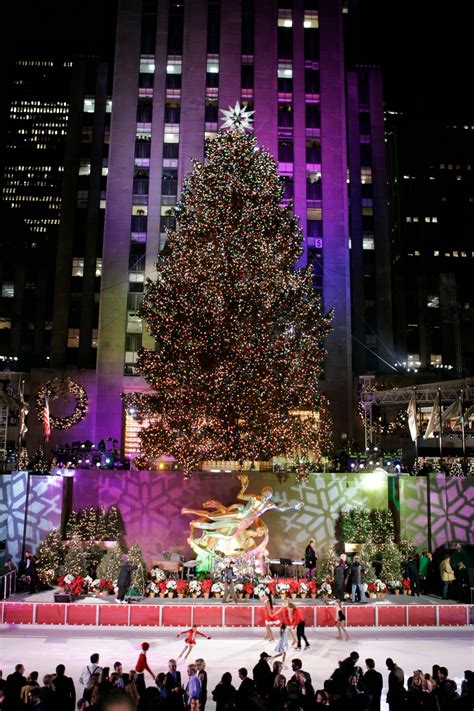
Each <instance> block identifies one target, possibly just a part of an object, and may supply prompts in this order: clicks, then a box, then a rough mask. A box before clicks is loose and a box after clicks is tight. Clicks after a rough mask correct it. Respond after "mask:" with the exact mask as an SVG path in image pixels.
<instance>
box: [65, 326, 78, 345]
mask: <svg viewBox="0 0 474 711" xmlns="http://www.w3.org/2000/svg"><path fill="white" fill-rule="evenodd" d="M67 347H68V348H79V329H78V328H68V330H67Z"/></svg>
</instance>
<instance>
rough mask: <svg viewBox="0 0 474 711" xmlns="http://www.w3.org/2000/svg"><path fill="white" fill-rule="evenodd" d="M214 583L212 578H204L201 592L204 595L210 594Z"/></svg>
mask: <svg viewBox="0 0 474 711" xmlns="http://www.w3.org/2000/svg"><path fill="white" fill-rule="evenodd" d="M212 585H213V582H212V580H211V578H204V580H201V590H202V592H203V593H210V592H211V588H212Z"/></svg>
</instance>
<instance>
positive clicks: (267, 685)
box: [253, 652, 273, 698]
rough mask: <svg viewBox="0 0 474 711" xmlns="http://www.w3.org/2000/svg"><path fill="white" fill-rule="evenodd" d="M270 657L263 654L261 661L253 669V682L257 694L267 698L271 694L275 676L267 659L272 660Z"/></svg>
mask: <svg viewBox="0 0 474 711" xmlns="http://www.w3.org/2000/svg"><path fill="white" fill-rule="evenodd" d="M270 658H271V657H270V655H269V654H267V653H266V652H262V653H261V655H260V661H259V662H257V664H256V665H255V666H254V668H253V680H254V682H255V687H256V689H257V693H258V694H260V696H263V697H264V698H266V697H267V696H268V694H269V693H270V689H271V688H272V686H273V676H272V670H271V669H270V665H269V663H268V661H267V659H270Z"/></svg>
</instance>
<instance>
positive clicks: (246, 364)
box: [123, 105, 332, 478]
mask: <svg viewBox="0 0 474 711" xmlns="http://www.w3.org/2000/svg"><path fill="white" fill-rule="evenodd" d="M249 114H250V112H244V110H243V109H241V108H240V106H239V105H236V107H234V109H229V112H227V113H225V116H226V122H225V125H228V126H229V127H230V128H231V130H229V131H226V132H222V131H221V132H219V133H218V134H217V135H216V137H215V138H213V139H212V140H210V141H208V142H207V145H206V160H205V162H204V163H201V162H199V161H194V168H193V170H192V171H191V172H190V173H189V174H188V175H187V176H186V178H185V181H184V187H183V191H182V193H181V200H180V205H179V211H178V214H177V228H176V230H175V231H170V232H169V233H168V237H169V242H168V245H167V250H166V253H165V254H161V255H160V256H159V258H158V262H157V265H156V268H157V278H156V281H154V282H151V281H148V282H147V285H146V290H145V295H144V299H143V302H142V305H141V307H140V314H141V316H142V318H143V319H144V320H145V322H146V325H147V329H148V331H149V333H150V334H151V335H152V336H153V338H154V339H155V342H156V346H155V348H154V349H146V348H143V349H141V350H140V353H139V358H138V367H139V370H140V372H141V373H142V375H143V376H144V378H145V379H146V381H147V382H148V384H149V385H150V386H151V387H152V389H153V393H152V394H150V395H147V394H143V393H136V394H133V393H132V394H126V395H124V396H123V399H124V402H125V405H126V407H127V409H128V411H129V412H132V411H133V413H134V415H133V416H134V417H136V418H137V420H138V421H139V422H141V423H143V424H144V426H143V428H142V430H141V432H140V440H141V447H140V456H139V457H138V458H137V460H136V464H137V467H138V468H149V467H150V466H153V464H154V463H155V462H156V460H157V459H158V458H159V457H160V456H163V455H171V456H173V457H174V458H175V459H176V460H177V462H178V463H179V465H180V467H181V468H182V469H183V470H184V472H185V476H189V475H190V474H191V472H192V470H193V469H195V468H196V467H197V466H198V464H199V462H202V461H205V460H218V459H220V460H233V461H237V462H241V463H242V462H244V461H255V460H268V459H270V458H271V457H273V456H279V455H290V456H292V455H293V453H295V452H297V460H298V462H303V463H308V462H314V461H317V460H318V459H319V457H320V456H321V451H322V449H324V450H327V446H328V445H327V443H328V440H329V438H330V430H331V425H330V418H329V417H328V415H327V412H326V410H325V408H324V403H323V402H322V400H321V395H320V393H319V388H318V381H319V379H320V377H321V374H322V367H323V360H324V355H325V350H324V346H323V343H324V340H325V338H326V336H327V334H328V333H329V331H330V328H331V318H332V313H329V314H327V315H326V316H323V315H322V313H321V304H320V300H319V297H318V295H317V294H316V292H315V291H314V289H313V283H312V273H311V268H310V267H309V268H307V269H304V270H299V269H295V268H294V265H295V263H296V262H297V261H298V258H299V256H300V254H301V247H300V243H301V236H302V235H301V229H300V227H299V224H298V218H296V217H295V216H294V215H293V213H292V207H291V206H284V207H282V206H281V202H282V198H283V183H282V180H281V178H280V176H279V174H278V169H277V165H276V163H275V161H274V159H273V157H272V156H271V154H270V153H269V152H268V151H266V150H264V149H262V150H259V149H258V144H257V141H256V139H255V138H254V136H253V135H252V134H251V133H249V132H245V131H244V128H248V127H249V124H250V116H249ZM304 466H307V465H306V464H305V465H304ZM303 474H304V472H301V471H299V478H303Z"/></svg>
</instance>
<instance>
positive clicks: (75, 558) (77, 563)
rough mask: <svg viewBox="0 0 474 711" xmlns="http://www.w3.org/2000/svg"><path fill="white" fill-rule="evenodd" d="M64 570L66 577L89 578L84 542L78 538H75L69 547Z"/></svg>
mask: <svg viewBox="0 0 474 711" xmlns="http://www.w3.org/2000/svg"><path fill="white" fill-rule="evenodd" d="M63 570H64V574H65V575H75V576H77V575H80V576H81V577H83V578H85V577H86V576H87V555H86V550H85V546H84V544H83V542H82V541H81V539H80V538H79V537H78V536H73V538H71V540H70V541H69V545H68V546H67V551H66V555H65V557H64V564H63Z"/></svg>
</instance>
